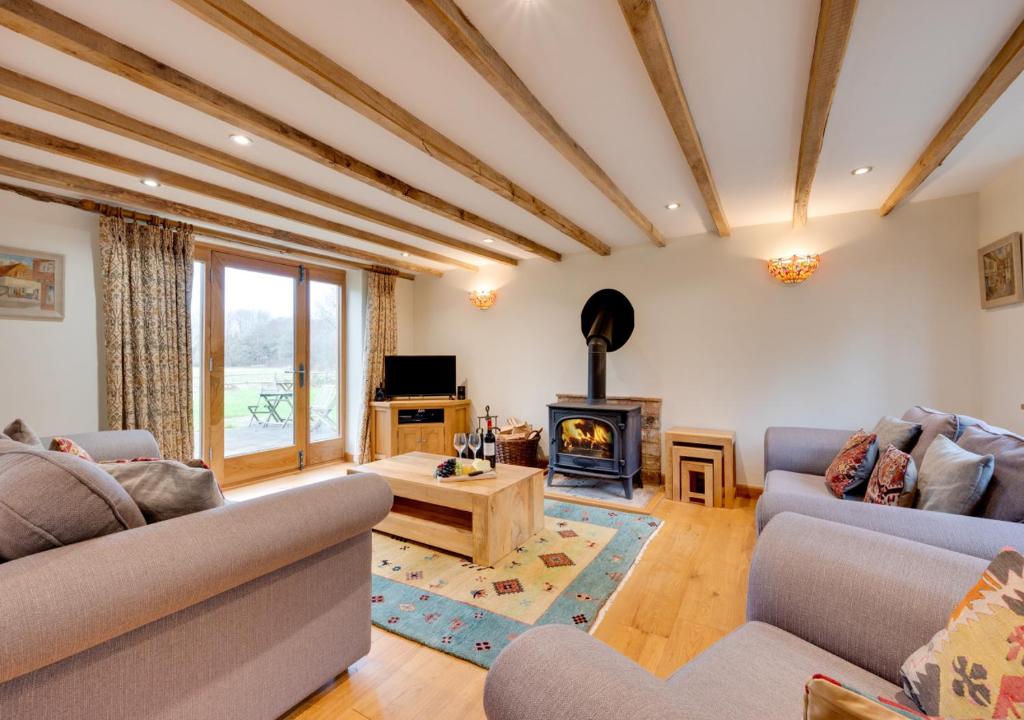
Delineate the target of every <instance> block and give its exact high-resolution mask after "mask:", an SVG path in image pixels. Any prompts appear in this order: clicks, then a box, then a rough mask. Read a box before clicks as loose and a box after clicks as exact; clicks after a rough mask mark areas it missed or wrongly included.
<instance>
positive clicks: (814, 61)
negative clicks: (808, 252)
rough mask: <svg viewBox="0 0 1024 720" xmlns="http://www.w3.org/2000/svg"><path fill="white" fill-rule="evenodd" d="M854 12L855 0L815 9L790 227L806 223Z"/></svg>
mask: <svg viewBox="0 0 1024 720" xmlns="http://www.w3.org/2000/svg"><path fill="white" fill-rule="evenodd" d="M856 13H857V0H821V7H820V9H819V10H818V31H817V33H816V34H815V36H814V55H813V56H812V58H811V73H810V77H809V78H808V80H807V99H806V101H805V102H804V123H803V129H802V130H801V132H800V156H799V158H798V159H797V165H796V190H795V192H794V197H793V227H803V226H804V225H806V224H807V205H808V204H809V203H810V199H811V185H813V184H814V173H815V172H817V170H818V159H819V158H820V157H821V146H822V144H823V143H824V141H825V126H826V125H827V124H828V113H829V111H830V110H831V109H832V98H833V97H834V96H835V92H836V85H837V84H838V82H839V71H840V70H842V67H843V57H844V56H845V55H846V46H847V44H848V43H849V41H850V31H851V30H852V29H853V18H854V15H855V14H856Z"/></svg>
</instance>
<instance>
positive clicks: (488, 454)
mask: <svg viewBox="0 0 1024 720" xmlns="http://www.w3.org/2000/svg"><path fill="white" fill-rule="evenodd" d="M484 459H485V460H487V461H488V462H490V463H491V467H492V468H493V467H494V465H495V463H496V462H497V458H496V452H495V440H494V425H493V423H492V422H491V419H490V418H487V434H486V435H484Z"/></svg>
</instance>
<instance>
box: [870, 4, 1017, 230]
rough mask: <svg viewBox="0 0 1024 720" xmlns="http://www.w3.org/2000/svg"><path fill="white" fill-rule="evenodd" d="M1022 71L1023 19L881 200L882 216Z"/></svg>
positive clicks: (943, 156)
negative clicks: (919, 153)
mask: <svg viewBox="0 0 1024 720" xmlns="http://www.w3.org/2000/svg"><path fill="white" fill-rule="evenodd" d="M1022 71H1024V22H1021V24H1020V25H1018V26H1017V28H1016V29H1015V30H1014V31H1013V33H1012V34H1011V35H1010V37H1009V39H1008V40H1007V41H1006V42H1005V43H1004V44H1003V47H1002V48H1000V49H999V52H998V53H996V56H995V58H994V59H993V60H992V62H991V63H989V66H988V67H987V68H985V71H984V72H983V73H982V74H981V77H979V78H978V80H977V82H975V83H974V86H973V87H972V88H971V89H970V90H969V91H968V92H967V95H965V96H964V99H963V100H961V101H960V104H959V105H957V106H956V109H955V110H954V111H953V114H952V115H950V116H949V117H948V118H947V119H946V122H945V123H944V124H943V126H942V127H941V128H940V129H939V132H938V133H937V134H936V135H935V137H933V138H932V141H931V142H930V143H928V146H927V147H926V148H925V149H924V152H922V153H921V156H920V157H919V158H918V159H917V160H916V161H915V162H914V164H913V165H912V166H911V167H910V169H909V170H908V171H907V174H906V175H904V176H903V179H902V180H900V182H899V184H898V185H897V186H896V187H895V188H894V189H893V191H892V192H891V193H890V194H889V197H888V198H886V200H885V202H884V203H882V207H880V208H879V209H878V212H879V213H880V214H881V215H883V216H885V215H888V214H889V213H890V212H892V210H893V208H895V207H896V206H897V205H899V204H900V203H901V202H903V201H904V200H905V199H906V198H907V197H909V196H910V194H911V193H913V192H914V191H915V190H916V189H917V188H918V187H920V186H921V183H923V182H924V181H925V180H927V179H928V176H929V175H931V174H932V173H933V172H935V170H936V168H938V167H939V165H941V164H942V163H943V161H944V160H945V159H946V157H947V156H948V155H949V154H950V153H951V152H953V148H955V147H956V146H957V145H958V144H959V143H960V141H961V140H963V139H964V136H965V135H967V133H968V132H970V131H971V128H973V127H974V126H975V125H976V124H977V123H978V121H979V120H981V118H982V117H983V116H984V115H985V113H986V112H988V109H989V108H990V107H992V106H993V105H994V104H995V102H996V100H998V99H999V97H1000V96H1001V95H1002V94H1003V92H1005V91H1006V88H1008V87H1010V85H1012V84H1013V81H1014V80H1016V79H1017V76H1018V75H1020V74H1021V72H1022Z"/></svg>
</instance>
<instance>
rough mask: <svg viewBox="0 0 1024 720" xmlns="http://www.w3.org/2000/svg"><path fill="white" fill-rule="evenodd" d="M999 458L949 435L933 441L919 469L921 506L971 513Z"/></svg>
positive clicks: (961, 513) (944, 510) (919, 499)
mask: <svg viewBox="0 0 1024 720" xmlns="http://www.w3.org/2000/svg"><path fill="white" fill-rule="evenodd" d="M994 465H995V458H994V457H993V456H992V455H978V454H976V453H972V452H970V451H968V450H964V449H963V448H962V447H959V446H958V445H957V444H956V443H954V442H953V441H952V440H950V439H949V438H947V437H945V436H942V435H940V436H938V437H936V438H935V440H934V441H932V444H931V446H930V447H929V448H928V452H926V453H925V454H924V462H922V463H921V470H920V472H919V473H918V490H919V493H918V499H917V504H916V506H917V507H918V508H919V509H921V510H934V511H935V512H945V513H955V514H957V515H969V514H971V511H972V510H974V508H975V506H976V505H977V504H978V502H979V501H980V500H981V497H982V495H984V494H985V490H986V489H987V488H988V484H989V481H990V480H991V479H992V470H993V467H994Z"/></svg>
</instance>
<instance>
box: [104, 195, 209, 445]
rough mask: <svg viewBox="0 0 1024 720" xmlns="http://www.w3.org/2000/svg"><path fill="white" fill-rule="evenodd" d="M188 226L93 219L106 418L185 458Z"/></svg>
mask: <svg viewBox="0 0 1024 720" xmlns="http://www.w3.org/2000/svg"><path fill="white" fill-rule="evenodd" d="M193 249H194V243H193V231H192V226H191V225H184V224H181V223H176V222H172V221H166V222H160V221H156V220H154V221H150V222H134V221H129V220H127V219H125V218H124V217H121V216H120V214H119V213H118V212H117V211H116V210H114V211H113V214H112V215H109V216H104V217H102V218H101V219H100V250H101V256H102V263H103V315H104V330H105V334H106V355H107V420H108V423H109V426H110V427H111V429H122V430H130V429H145V430H149V431H150V432H152V433H153V435H154V437H156V440H157V443H159V445H160V451H161V453H162V454H163V456H164V457H165V458H171V459H175V460H189V459H191V458H192V456H193V455H192V453H193V448H192V437H193V436H192V432H193V428H192V327H191V317H190V312H189V309H190V299H191V293H192V254H193Z"/></svg>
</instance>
